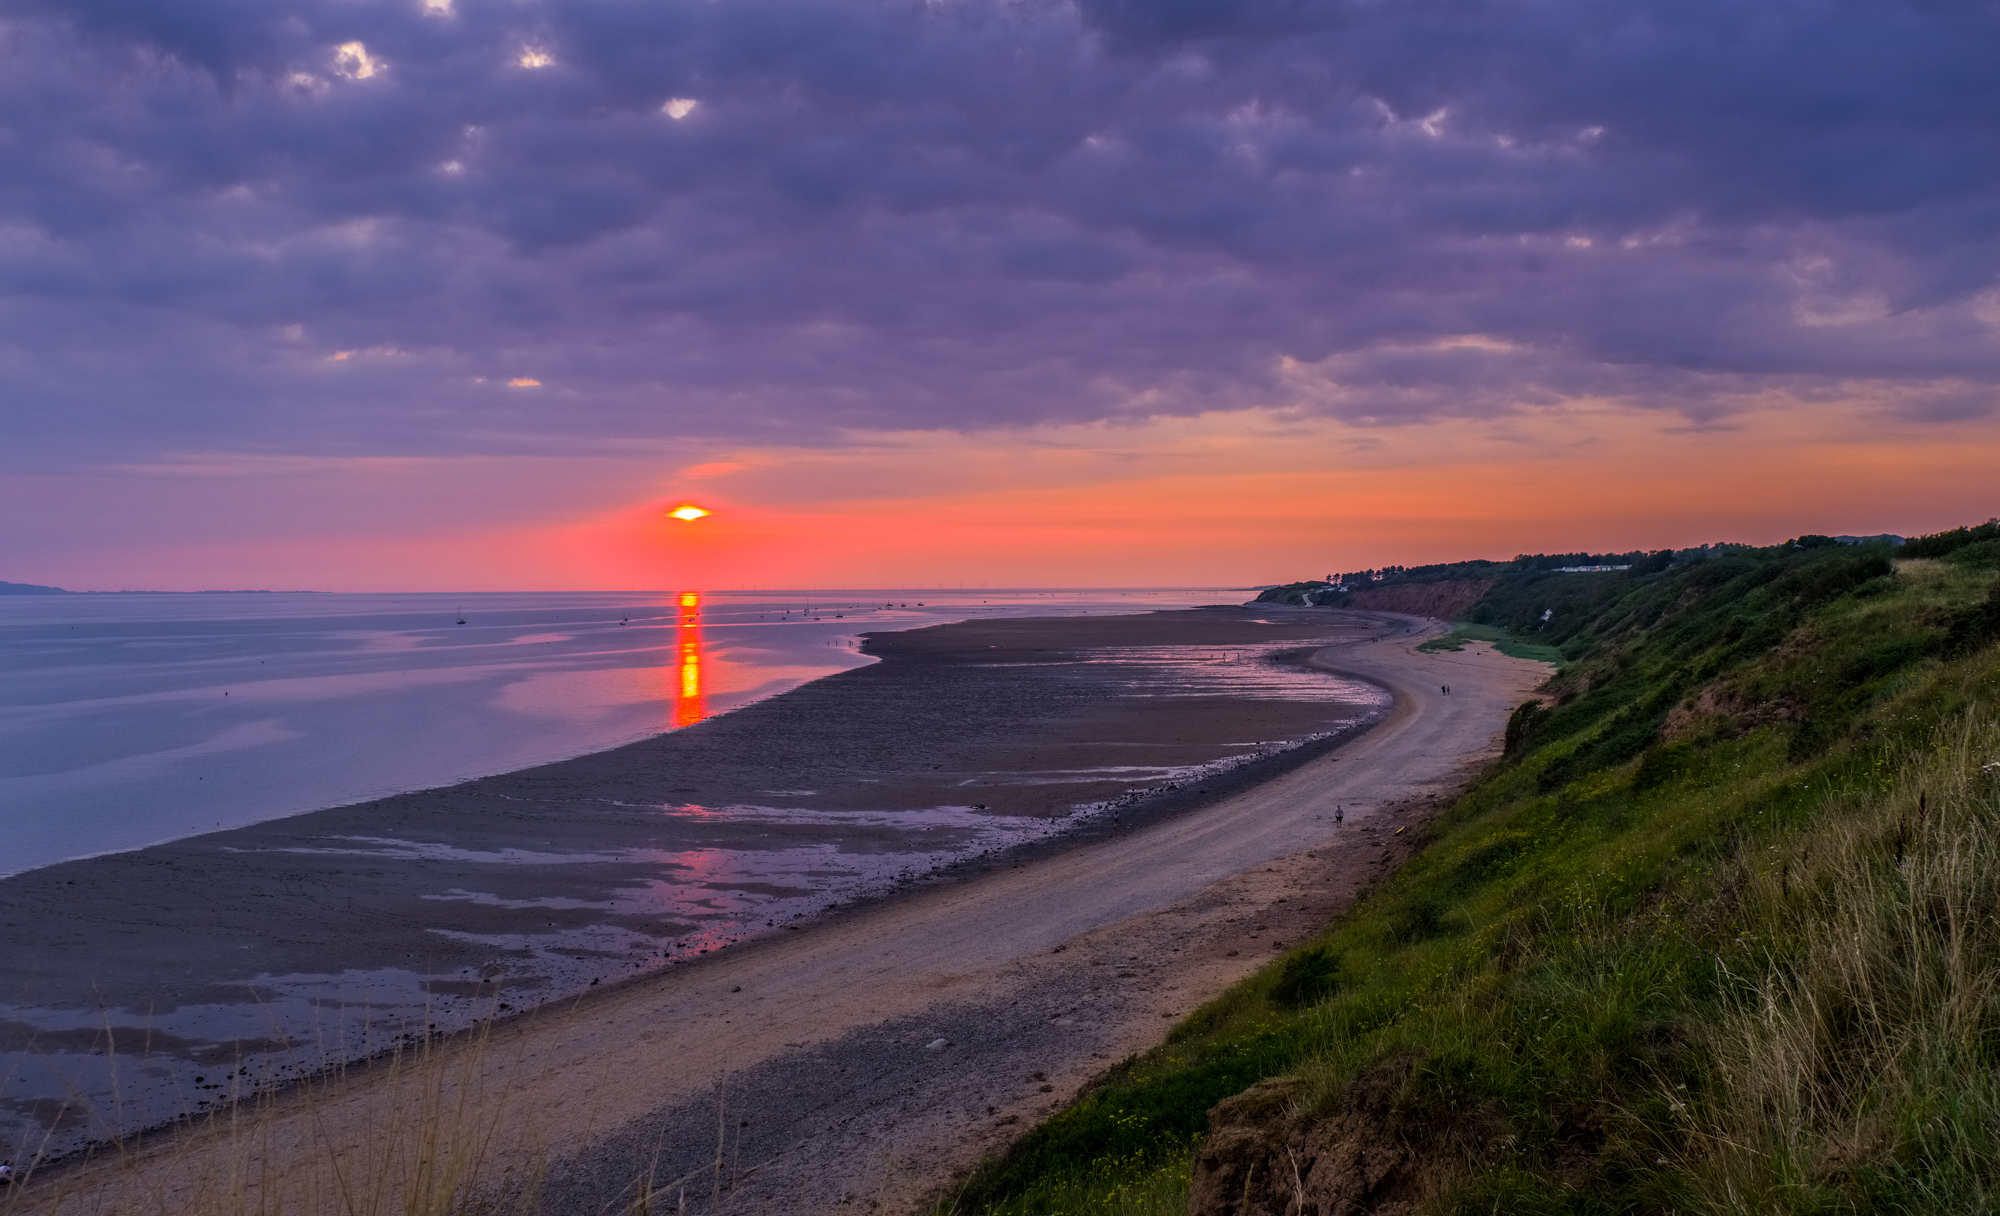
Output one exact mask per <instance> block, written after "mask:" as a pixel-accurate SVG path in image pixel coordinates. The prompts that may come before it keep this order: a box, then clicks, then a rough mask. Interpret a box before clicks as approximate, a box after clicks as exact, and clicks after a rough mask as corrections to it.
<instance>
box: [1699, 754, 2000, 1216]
mask: <svg viewBox="0 0 2000 1216" xmlns="http://www.w3.org/2000/svg"><path fill="white" fill-rule="evenodd" d="M1844 800H1845V801H1847V802H1849V804H1850V805H1848V806H1846V807H1838V808H1829V810H1830V812H1831V813H1829V814H1827V815H1825V816H1824V817H1823V818H1822V819H1821V820H1820V822H1819V825H1818V826H1817V827H1816V828H1815V829H1814V830H1812V831H1809V832H1807V833H1804V834H1802V835H1801V837H1800V839H1799V840H1798V842H1797V845H1796V847H1795V848H1794V849H1792V850H1791V851H1790V852H1789V855H1788V857H1787V858H1786V861H1785V862H1784V863H1782V864H1765V865H1763V866H1761V867H1759V868H1758V869H1757V870H1755V871H1754V872H1753V873H1752V874H1750V875H1748V878H1749V881H1750V890H1749V891H1748V892H1747V898H1748V899H1749V901H1751V902H1752V903H1754V904H1756V905H1759V906H1761V907H1762V908H1765V909H1768V912H1767V916H1768V919H1769V930H1770V932H1771V933H1772V935H1773V937H1774V939H1775V940H1780V941H1787V942H1790V943H1792V944H1793V945H1792V948H1791V949H1790V950H1789V951H1787V957H1786V958H1784V959H1782V960H1774V962H1773V964H1772V965H1771V966H1770V967H1769V968H1768V969H1767V970H1766V971H1765V973H1764V974H1762V975H1761V976H1757V977H1754V980H1755V997H1754V1000H1752V1001H1750V1002H1747V1003H1745V1005H1744V1006H1743V1007H1742V1008H1741V1009H1739V1010H1738V1011H1736V1012H1734V1013H1733V1014H1731V1015H1730V1016H1728V1017H1726V1018H1724V1019H1722V1020H1721V1021H1720V1022H1719V1023H1718V1024H1717V1025H1715V1026H1714V1027H1713V1028H1712V1029H1711V1031H1710V1032H1709V1033H1708V1034H1707V1036H1706V1042H1707V1045H1708V1047H1709V1049H1710V1050H1711V1051H1712V1052H1713V1053H1714V1059H1715V1066H1716V1068H1717V1070H1718V1073H1719V1079H1720V1080H1721V1082H1722V1083H1721V1085H1719V1086H1718V1087H1717V1088H1716V1091H1715V1093H1714V1095H1713V1100H1712V1101H1711V1102H1709V1103H1705V1104H1702V1105H1700V1106H1694V1107H1688V1108H1686V1109H1687V1111H1688V1128H1689V1131H1690V1132H1691V1133H1692V1134H1693V1139H1692V1141H1691V1147H1692V1148H1693V1149H1694V1150H1695V1151H1694V1152H1692V1153H1691V1158H1692V1159H1691V1160H1690V1161H1689V1162H1688V1165H1689V1166H1690V1168H1691V1169H1692V1171H1693V1173H1694V1174H1695V1175H1696V1177H1697V1178H1698V1179H1699V1181H1700V1186H1699V1189H1698V1193H1699V1194H1700V1195H1701V1196H1702V1197H1703V1199H1704V1200H1705V1206H1706V1207H1707V1208H1708V1209H1709V1210H1712V1211H1728V1212H1754V1211H1791V1210H1798V1206H1799V1204H1798V1200H1799V1197H1800V1196H1801V1195H1802V1194H1804V1193H1806V1192H1813V1191H1825V1190H1827V1189H1829V1188H1833V1189H1837V1190H1838V1191H1840V1192H1842V1193H1844V1194H1846V1195H1849V1196H1851V1197H1853V1198H1856V1199H1862V1200H1864V1201H1867V1202H1871V1203H1874V1204H1878V1205H1880V1206H1881V1207H1882V1208H1884V1209H1885V1210H1886V1209H1903V1210H1928V1211H1935V1212H1944V1211H1966V1212H1970V1211H1985V1210H1991V1209H1992V1208H1993V1207H1994V1206H1995V1202H1996V1199H2000V1196H1996V1194H1995V1182H1996V1179H2000V724H1996V723H1995V722H1993V721H1992V720H1990V719H1985V720H1981V719H1980V718H1979V717H1977V716H1975V717H1972V718H1968V719H1967V720H1966V721H1964V722H1963V723H1961V724H1960V725H1959V727H1958V728H1957V730H1956V731H1954V732H1953V733H1952V734H1950V735H1949V736H1946V737H1942V738H1940V739H1939V740H1938V742H1937V745H1936V746H1934V747H1933V748H1932V749H1930V750H1929V751H1928V752H1927V753H1925V754H1924V755H1922V756H1921V757H1919V758H1915V759H1913V760H1912V761H1911V762H1910V763H1909V764H1908V765H1907V766H1906V767H1905V768H1904V770H1903V772H1902V774H1901V776H1900V778H1899V779H1898V780H1897V782H1896V783H1895V785H1894V787H1893V788H1892V789H1891V790H1889V791H1888V792H1886V793H1884V794H1880V795H1875V796H1870V797H1849V798H1846V799H1844Z"/></svg>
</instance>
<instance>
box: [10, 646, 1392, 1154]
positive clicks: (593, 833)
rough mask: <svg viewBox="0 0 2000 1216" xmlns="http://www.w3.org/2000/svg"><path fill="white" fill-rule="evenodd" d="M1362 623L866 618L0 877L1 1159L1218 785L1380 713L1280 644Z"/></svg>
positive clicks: (1299, 754) (1093, 831) (1160, 807)
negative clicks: (779, 683) (866, 662)
mask: <svg viewBox="0 0 2000 1216" xmlns="http://www.w3.org/2000/svg"><path fill="white" fill-rule="evenodd" d="M1356 632H1357V627H1356V626H1355V625H1354V624H1352V623H1347V624H1342V623H1339V622H1334V621H1332V620H1330V619H1328V618H1327V617H1326V616H1325V615H1324V614H1321V615H1319V616H1317V617H1306V618H1300V619H1292V618H1284V617H1272V616H1268V615H1265V614H1259V613H1255V612H1250V611H1247V610H1242V609H1234V608H1223V609H1210V610H1198V611H1180V612H1167V613H1157V614H1147V615H1138V616H1127V617H1117V618H1068V619H1041V620H985V621H972V622H965V623H962V624H958V625H950V626H942V627H933V628H927V629H917V630H909V631H903V632H895V633H883V634H876V635H871V637H870V638H869V641H868V645H869V648H870V650H871V651H872V652H873V653H874V654H875V655H876V656H877V657H878V658H879V659H880V660H881V661H880V662H878V663H876V664H873V665H871V666H868V667H864V668H859V669H856V670H852V671H848V672H844V673H841V674H839V675H836V676H831V677H828V678H826V679H822V680H819V681H816V682H814V683H811V684H808V685H805V686H803V687H800V688H798V689H794V690H792V691H791V692H790V693H787V694H785V695H783V696H779V697H776V698H772V699H770V700H768V701H764V702H760V703H757V704H753V705H750V706H746V707H744V708H742V709H740V710H737V711H735V712H732V713H729V714H725V715H722V716H720V717H716V718H712V719H710V720H708V721H704V722H701V723H699V724H697V725H695V726H692V727H689V728H687V729H684V730H678V731H674V732H671V733H667V734H662V735H659V736H656V737H654V738H651V739H647V740H644V741H642V742H640V743H636V744H632V745H629V746H626V747H621V748H617V749H613V750H611V751H605V752H599V753H595V754H592V755H588V756H583V757H580V758H577V759H574V760H568V761H563V762H559V763H555V764H547V765H541V766H538V767H534V768H529V769H524V770H521V771H518V772H514V773H509V774H504V775H502V776H498V777H492V778H485V779H481V780H477V781H470V782H465V783H462V784H460V785H456V786H452V787H448V788H444V789H437V790H425V791H418V792H415V793H411V794H405V795H398V796H395V797H390V798H383V799H377V800H374V801H370V802H364V803H359V804H355V805H352V806H345V807H338V808H334V809H331V810H325V811H319V812H314V813H311V814H307V815H300V816H294V817H291V818H287V819H279V820H272V821H269V822H266V823H262V824H258V825H256V826H254V827H249V828H243V829H238V830H235V831H225V832H217V833H212V834H209V835H205V836H199V837H195V838H191V839H187V840H181V841H176V842H173V843H170V844H165V845H160V846H155V847H152V848H147V849H141V850H138V851H135V852H129V853H121V854H115V855H110V856H105V857H98V858H92V859H87V860H82V861H77V862H71V863H66V864H63V865H58V866H51V867H48V868H45V869H41V870H35V871H31V872H28V873H26V874H21V875H16V876H14V877H12V878H9V879H6V880H4V881H0V928H4V932H5V933H6V935H7V940H8V945H9V966H8V968H7V971H6V977H5V984H6V988H5V990H4V991H0V1052H5V1053H6V1055H5V1064H6V1068H5V1075H4V1076H0V1082H4V1084H5V1089H4V1090H0V1132H5V1139H6V1140H7V1141H8V1143H7V1144H6V1145H5V1148H4V1153H0V1155H13V1156H16V1157H18V1158H27V1157H29V1156H31V1155H37V1154H40V1155H44V1156H46V1155H51V1154H56V1155H60V1154H63V1153H67V1152H73V1151H75V1150H76V1149H78V1148H79V1147H81V1146H83V1145H84V1144H86V1143H87V1142H88V1141H90V1140H93V1139H96V1140H103V1139H106V1138H108V1137H111V1136H117V1135H128V1134H130V1133H132V1132H134V1131H137V1130H140V1129H143V1128H145V1127H148V1126H155V1125H158V1124H160V1123H161V1122H162V1121H164V1120H167V1119H170V1118H173V1117H175V1116H178V1115H184V1114H189V1113H194V1114H199V1113H200V1112H202V1111H204V1110H212V1109H216V1108H218V1107H221V1106H223V1105H226V1104H227V1101H228V1099H229V1097H230V1096H231V1095H232V1094H239V1093H242V1092H246V1091H251V1090H255V1089H257V1088H260V1087H269V1086H270V1085H273V1084H285V1083H289V1082H291V1081H294V1080H296V1078H297V1077H298V1076H300V1075H302V1074H305V1073H309V1072H312V1071H313V1070H315V1069H316V1068H318V1067H320V1066H322V1065H325V1064H339V1063H342V1062H344V1061H347V1060H352V1059H358V1058H362V1057H366V1056H369V1055H372V1054H375V1053H378V1052H380V1051H381V1050H383V1049H385V1048H388V1047H391V1046H393V1045H394V1044H396V1043H400V1042H407V1041H408V1038H407V1036H409V1035H411V1034H416V1035H419V1036H422V1035H425V1034H428V1033H429V1032H430V1031H431V1030H433V1029H435V1030H437V1031H440V1032H447V1033H448V1032H451V1031H454V1030H458V1029H462V1028H464V1027H467V1026H471V1025H474V1024H476V1023H478V1022H480V1021H482V1020H483V1019H485V1018H487V1017H490V1016H492V1015H494V1014H499V1015H501V1016H503V1017H505V1016H508V1015H518V1014H519V1013H521V1012H523V1011H525V1010H528V1009H532V1008H536V1007H540V1006H548V1005H551V1004H557V1005H559V1004H561V1003H563V1002H565V1001H567V1000H568V999H570V998H572V997H574V996H575V995H577V994H578V993H581V992H584V991H587V990H590V989H593V988H595V989H599V990H601V989H602V988H603V987H604V986H605V985H607V984H611V983H614V982H616V981H617V980H619V979H621V978H631V977H635V976H645V975H649V974H653V973H656V972H660V971H665V970H669V969H673V968H676V967H685V966H688V965H691V964H694V963H696V962H699V961H701V960H705V959H708V958H712V957H714V956H715V955H716V954H718V953H721V952H725V951H727V950H730V949H740V948H743V946H744V945H745V944H747V943H749V942H752V941H754V940H756V939H758V938H759V937H763V936H768V935H771V934H776V933H780V932H783V931H785V929H786V928H787V927H793V926H803V925H810V924H814V923H815V922H817V921H819V920H821V919H823V918H824V917H825V916H826V915H827V914H828V912H829V911H830V910H831V909H833V908H835V907H852V906H853V905H854V903H855V901H857V900H861V901H864V902H865V901H879V900H881V899H884V898H890V897H893V896H895V895H896V894H897V893H899V892H907V891H910V890H913V889H917V888H921V887H923V886H924V885H926V884H936V883H940V882H944V883H949V882H952V881H956V880H957V879H958V878H959V877H960V876H962V875H963V873H964V872H965V870H966V866H967V864H968V863H969V862H971V861H973V860H976V859H980V858H991V857H994V856H999V855H1003V854H1004V855H1007V856H1010V857H1015V858H1020V857H1025V856H1028V855H1030V854H1031V853H1033V851H1034V849H1035V847H1036V846H1037V844H1038V843H1039V844H1042V845H1045V846H1047V847H1068V846H1069V845H1072V844H1074V843H1076V842H1077V841H1078V840H1081V839H1087V838H1091V837H1092V836H1093V835H1103V834H1106V833H1111V832H1115V831H1122V830H1127V829H1129V828H1130V827H1131V826H1132V825H1134V824H1136V823H1139V822H1144V821H1147V820H1149V819H1150V818H1158V817H1161V816H1171V815H1173V814H1177V813H1179V812H1180V811H1182V810H1184V809H1186V808H1187V807H1188V806H1191V805H1196V804H1199V803H1201V802H1203V801H1206V800H1212V799H1214V798H1216V797H1220V796H1222V795H1223V794H1224V793H1225V792H1226V791H1228V790H1230V789H1236V788H1245V787H1247V786H1248V785H1251V784H1254V783H1255V782H1257V781H1259V780H1262V779H1264V778H1266V777H1268V776H1269V775H1271V774H1272V773H1274V772H1278V771H1282V770H1284V769H1285V768H1287V767H1289V766H1293V765H1296V764H1298V763H1301V762H1303V761H1305V760H1307V759H1309V758H1310V757H1311V756H1312V755H1313V754H1316V751H1317V750H1323V749H1324V748H1325V747H1326V746H1329V745H1331V744H1332V743H1333V742H1334V739H1335V738H1336V737H1337V736H1338V735H1339V734H1340V733H1341V732H1343V731H1350V730H1352V729H1355V728H1356V727H1357V726H1358V725H1359V724H1360V723H1362V722H1363V721H1365V720H1367V719H1368V718H1369V716H1370V715H1372V714H1376V713H1379V712H1380V705H1379V703H1380V701H1381V698H1380V696H1379V693H1378V691H1377V690H1376V689H1374V688H1372V687H1370V686H1367V685H1361V684H1356V683H1354V682H1352V681H1349V682H1346V683H1345V684H1343V683H1342V682H1340V681H1337V680H1334V679H1332V678H1331V677H1328V676H1324V675H1316V674H1315V673H1313V672H1311V671H1309V670H1308V669H1307V668H1306V667H1305V666H1304V665H1303V658H1304V656H1305V655H1307V654H1310V653H1311V652H1312V650H1313V649H1315V648H1317V647H1319V646H1322V645H1324V644H1325V643H1326V642H1328V641H1330V640H1336V639H1338V638H1340V637H1342V636H1353V635H1355V634H1356ZM1346 694H1352V698H1351V700H1342V699H1341V698H1342V696H1343V695H1346ZM1371 698H1373V699H1375V701H1376V702H1377V703H1378V704H1373V705H1371V704H1361V703H1356V702H1367V701H1369V699H1371ZM1300 740H1311V741H1313V742H1309V743H1308V744H1307V745H1306V746H1305V747H1303V748H1299V747H1295V746H1294V745H1295V744H1296V743H1297V742H1298V741H1300ZM1104 804H1117V809H1115V810H1114V811H1113V812H1112V813H1109V814H1102V815H1099V816H1097V817H1095V818H1092V817H1089V816H1078V815H1076V814H1073V813H1072V808H1075V807H1077V806H1080V805H1081V806H1088V805H1100V806H1101V805H1104Z"/></svg>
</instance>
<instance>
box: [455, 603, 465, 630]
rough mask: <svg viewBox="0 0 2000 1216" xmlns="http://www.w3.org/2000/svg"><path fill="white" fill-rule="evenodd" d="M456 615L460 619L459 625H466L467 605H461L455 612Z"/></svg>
mask: <svg viewBox="0 0 2000 1216" xmlns="http://www.w3.org/2000/svg"><path fill="white" fill-rule="evenodd" d="M454 615H456V616H457V617H458V623H459V624H461V625H463V624H465V605H464V604H460V605H459V606H458V608H457V609H456V610H455V613H454Z"/></svg>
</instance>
